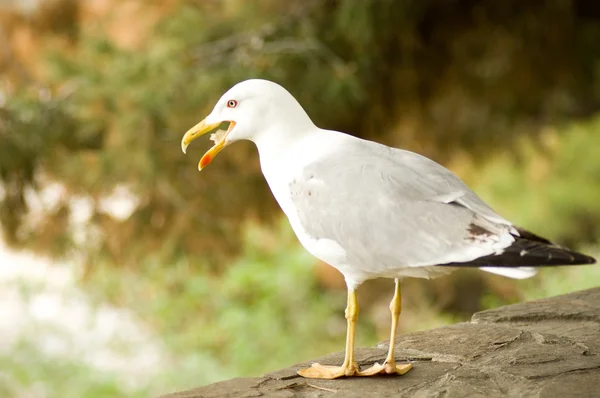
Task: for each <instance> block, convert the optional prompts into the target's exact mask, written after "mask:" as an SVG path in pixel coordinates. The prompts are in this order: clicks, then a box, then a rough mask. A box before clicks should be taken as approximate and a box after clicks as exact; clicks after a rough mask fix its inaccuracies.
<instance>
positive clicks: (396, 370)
mask: <svg viewBox="0 0 600 398" xmlns="http://www.w3.org/2000/svg"><path fill="white" fill-rule="evenodd" d="M395 283H396V290H395V291H394V297H393V298H392V302H391V303H390V312H391V313H392V327H391V329H390V348H389V350H388V354H387V358H386V359H385V362H384V363H383V365H380V364H379V363H375V364H374V365H373V366H371V367H370V368H369V369H367V370H365V371H363V372H359V373H358V375H359V376H373V375H376V374H398V375H403V374H404V373H406V372H408V371H409V370H410V369H411V368H412V364H410V363H408V364H403V365H396V360H395V359H394V345H395V343H396V329H397V328H398V319H399V318H400V312H401V311H402V294H401V291H400V290H401V289H400V281H399V280H398V279H396V280H395Z"/></svg>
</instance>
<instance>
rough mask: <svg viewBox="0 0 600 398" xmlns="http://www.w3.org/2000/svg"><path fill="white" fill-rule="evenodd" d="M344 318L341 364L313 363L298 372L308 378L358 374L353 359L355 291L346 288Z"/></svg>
mask: <svg viewBox="0 0 600 398" xmlns="http://www.w3.org/2000/svg"><path fill="white" fill-rule="evenodd" d="M346 320H347V321H348V329H347V331H346V354H345V356H344V363H343V364H342V366H327V365H321V364H320V363H313V364H312V366H311V367H310V368H306V369H301V370H299V371H298V374H299V375H300V376H302V377H307V378H310V379H337V378H338V377H342V376H354V375H357V374H358V365H357V364H356V361H355V359H354V335H355V332H356V321H357V320H358V300H357V299H356V291H355V290H354V289H348V303H347V305H346Z"/></svg>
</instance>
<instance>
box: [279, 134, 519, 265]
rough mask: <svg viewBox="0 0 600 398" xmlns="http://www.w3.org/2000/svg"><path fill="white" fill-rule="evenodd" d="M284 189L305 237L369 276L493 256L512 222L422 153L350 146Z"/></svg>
mask: <svg viewBox="0 0 600 398" xmlns="http://www.w3.org/2000/svg"><path fill="white" fill-rule="evenodd" d="M344 145H345V146H344V147H343V148H339V150H338V151H335V153H333V154H331V155H330V156H328V157H327V158H324V159H322V160H320V161H318V162H316V163H313V164H311V165H309V166H307V167H306V168H305V169H304V170H303V173H302V175H301V176H300V177H298V178H296V179H295V180H293V181H292V182H291V183H290V191H291V197H292V201H293V203H294V205H295V206H296V208H297V212H298V217H299V220H300V223H301V225H302V226H303V227H304V229H305V231H306V233H307V234H308V235H309V236H311V237H312V238H314V239H322V238H326V239H331V240H334V241H335V242H337V243H338V244H339V245H341V246H342V248H344V250H345V251H346V255H347V257H348V259H347V261H348V262H349V263H351V264H353V265H355V266H359V267H362V266H364V267H368V269H369V271H377V270H381V271H385V270H390V269H394V268H401V267H406V266H421V265H434V264H440V263H450V262H462V261H470V260H472V259H474V258H477V257H480V256H483V255H486V254H492V253H494V252H495V251H496V250H498V248H499V247H500V246H502V245H505V246H506V245H508V244H509V242H503V240H502V239H503V237H504V238H506V236H507V235H508V234H509V231H510V230H511V229H512V226H511V224H510V223H509V222H508V221H506V220H505V219H503V218H502V217H500V216H499V215H497V214H496V213H495V212H494V211H493V210H492V209H491V208H490V207H489V206H487V205H486V204H485V203H484V202H483V201H482V200H481V199H480V198H479V197H477V195H475V194H474V193H473V192H472V191H471V190H470V189H469V188H468V187H467V186H466V185H465V184H464V183H463V182H462V181H461V180H460V179H459V178H458V177H456V176H455V175H454V174H452V172H450V171H449V170H447V169H446V168H444V167H442V166H441V165H439V164H437V163H435V162H434V161H432V160H430V159H427V158H425V157H423V156H421V155H418V154H415V153H412V152H408V151H403V150H399V149H395V148H389V147H387V146H384V145H380V144H377V143H374V142H370V141H364V140H352V141H351V142H349V143H347V144H344Z"/></svg>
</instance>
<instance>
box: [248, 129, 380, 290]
mask: <svg viewBox="0 0 600 398" xmlns="http://www.w3.org/2000/svg"><path fill="white" fill-rule="evenodd" d="M347 139H354V138H353V137H351V136H348V135H346V134H342V133H338V132H334V131H320V134H308V135H306V136H304V137H303V138H302V139H301V140H298V141H297V142H295V143H294V145H293V146H292V145H285V144H283V145H282V144H280V145H277V146H276V145H260V144H259V143H257V146H258V149H259V154H260V163H261V169H262V172H263V175H264V176H265V178H266V180H267V183H268V184H269V187H270V188H271V191H272V192H273V195H274V196H275V199H276V200H277V202H278V203H279V206H281V209H282V210H283V212H284V213H285V215H286V216H287V218H288V220H289V222H290V225H291V226H292V229H293V230H294V232H295V234H296V236H297V237H298V240H300V243H302V245H303V246H304V247H305V248H306V250H308V251H309V252H310V253H311V254H312V255H313V256H315V257H317V258H318V259H320V260H321V261H324V262H326V263H327V264H329V265H331V266H333V267H335V268H337V269H338V270H339V271H340V272H341V273H342V274H343V275H344V277H345V278H346V282H347V283H348V284H349V286H357V285H358V284H360V283H362V282H363V281H364V280H366V279H369V276H368V275H364V274H362V273H361V272H360V271H358V270H356V269H355V268H353V267H351V266H349V265H348V264H347V263H346V251H345V250H344V249H343V248H342V247H341V246H340V245H339V244H338V243H337V242H335V241H333V240H331V239H323V238H321V239H315V238H314V237H312V236H310V235H308V234H307V233H306V230H305V229H304V227H303V226H302V224H301V223H300V219H299V217H298V213H297V209H296V207H295V206H294V204H293V202H292V200H291V193H290V182H291V181H293V180H294V179H295V178H297V177H299V176H300V175H301V174H302V171H303V169H304V167H305V166H306V165H308V164H311V163H313V162H315V161H318V160H319V159H321V158H323V157H326V156H327V155H328V154H330V153H331V151H335V150H336V148H339V144H340V142H342V141H344V140H347ZM292 147H293V150H291V148H292ZM313 181H314V182H315V183H317V184H318V183H319V180H318V176H317V178H315V179H314V180H313Z"/></svg>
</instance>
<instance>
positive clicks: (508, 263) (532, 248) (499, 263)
mask: <svg viewBox="0 0 600 398" xmlns="http://www.w3.org/2000/svg"><path fill="white" fill-rule="evenodd" d="M517 231H518V233H519V235H514V237H515V241H514V243H513V244H512V245H510V246H508V247H506V248H505V249H504V251H503V253H501V254H491V255H487V256H483V257H479V258H477V259H475V260H472V261H468V262H464V263H449V264H440V265H445V266H453V267H483V266H488V267H492V266H494V267H544V266H561V265H587V264H595V263H596V259H595V258H594V257H591V256H588V255H585V254H582V253H578V252H575V251H572V250H569V249H566V248H563V247H560V246H558V245H556V244H554V243H552V242H550V241H549V240H548V239H545V238H542V237H540V236H538V235H535V234H533V233H531V232H529V231H526V230H524V229H521V228H517Z"/></svg>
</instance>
